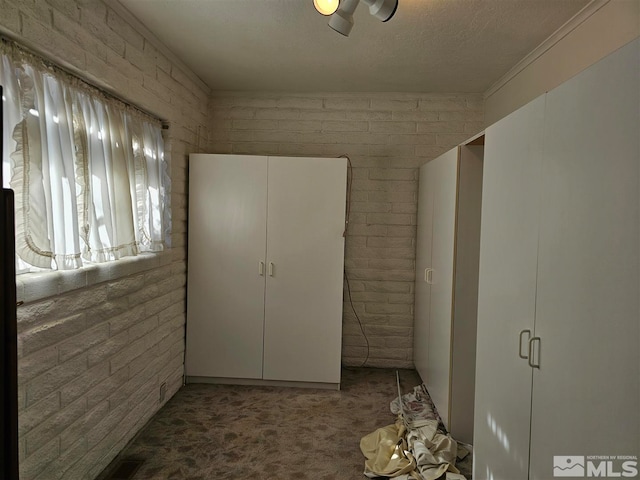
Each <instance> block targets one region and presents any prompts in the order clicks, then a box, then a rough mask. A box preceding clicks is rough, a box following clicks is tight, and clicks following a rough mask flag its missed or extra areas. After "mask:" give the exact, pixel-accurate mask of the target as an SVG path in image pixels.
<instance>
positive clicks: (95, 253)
mask: <svg viewBox="0 0 640 480" xmlns="http://www.w3.org/2000/svg"><path fill="white" fill-rule="evenodd" d="M3 49H4V50H3V51H0V54H1V55H2V58H1V60H2V61H1V62H0V81H1V82H2V85H3V87H4V89H5V91H4V95H3V102H4V123H3V126H4V131H3V133H4V139H5V146H4V149H3V152H2V153H3V173H4V178H5V179H10V180H9V186H10V187H11V188H12V189H13V190H14V191H15V194H16V253H17V255H18V257H19V260H20V261H21V262H24V263H26V264H28V265H31V266H34V267H39V268H53V269H73V268H78V267H80V266H81V265H82V264H83V262H84V261H90V262H104V261H109V260H116V259H118V258H120V257H123V256H127V255H136V254H137V253H138V252H139V251H158V250H162V249H163V248H164V245H165V238H166V234H167V223H168V222H169V218H170V217H169V216H168V208H169V204H168V202H167V197H168V194H169V191H168V185H169V181H168V169H167V159H166V158H165V156H164V143H163V139H162V132H161V126H160V124H159V122H158V121H155V120H153V119H151V118H150V117H147V116H145V115H143V114H141V113H139V112H137V111H135V110H134V109H132V108H128V107H126V106H125V105H124V104H122V103H121V102H119V101H116V100H114V99H110V98H107V97H106V96H105V95H103V94H101V93H99V92H97V91H95V90H93V89H91V88H88V87H86V86H83V85H82V84H81V82H79V81H78V80H75V79H73V78H72V77H68V76H67V75H65V74H63V73H61V72H58V71H56V70H55V69H52V68H49V67H47V66H45V65H43V64H42V63H41V62H38V60H37V59H36V58H35V57H32V56H30V55H27V54H25V53H24V52H21V51H19V50H17V49H16V48H14V47H11V48H8V47H7V46H6V45H5V44H3ZM5 183H6V182H5Z"/></svg>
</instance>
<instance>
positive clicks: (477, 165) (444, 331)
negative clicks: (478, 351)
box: [413, 145, 483, 443]
mask: <svg viewBox="0 0 640 480" xmlns="http://www.w3.org/2000/svg"><path fill="white" fill-rule="evenodd" d="M482 152H483V147H482V146H481V145H473V146H472V145H469V146H467V145H464V146H460V147H456V148H454V149H452V150H450V151H448V152H447V153H445V154H443V155H442V156H440V157H438V158H436V159H434V160H431V161H430V162H428V163H426V164H425V165H423V166H422V167H421V168H420V180H419V186H420V188H419V194H418V227H417V236H416V281H415V316H414V317H415V321H414V350H413V351H414V364H415V366H416V370H417V371H418V373H419V374H420V376H421V378H422V380H423V381H424V383H425V385H426V387H427V390H428V391H429V394H430V396H431V398H432V400H433V402H434V404H435V406H436V408H437V410H438V413H439V415H440V417H441V418H442V421H443V423H444V424H445V426H446V427H447V429H448V430H449V432H450V433H451V434H452V435H453V436H454V437H455V438H456V439H458V440H461V441H464V442H468V443H471V441H472V438H473V392H474V377H475V342H476V337H475V328H476V305H477V281H478V254H479V246H478V245H479V236H480V205H481V198H482Z"/></svg>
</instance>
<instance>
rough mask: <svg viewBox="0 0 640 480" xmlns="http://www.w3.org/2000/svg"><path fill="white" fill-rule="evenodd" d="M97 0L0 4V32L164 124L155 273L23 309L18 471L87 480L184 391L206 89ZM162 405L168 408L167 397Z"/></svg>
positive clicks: (28, 477)
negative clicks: (195, 171)
mask: <svg viewBox="0 0 640 480" xmlns="http://www.w3.org/2000/svg"><path fill="white" fill-rule="evenodd" d="M138 30H139V29H137V28H136V27H135V26H134V25H131V24H130V23H128V22H127V21H126V20H125V19H124V18H122V17H121V16H120V15H119V14H118V13H117V12H116V11H115V10H113V9H112V8H111V7H109V6H107V5H106V4H105V3H103V2H102V1H100V0H0V32H2V33H3V34H5V35H6V36H8V37H10V38H13V39H15V40H17V41H18V43H20V44H22V45H25V46H27V47H29V48H30V49H32V50H35V51H36V52H37V53H39V54H41V55H43V56H45V57H47V58H49V59H51V60H53V61H54V62H56V63H58V64H61V65H62V66H63V67H65V68H67V69H68V70H71V71H74V72H78V73H79V75H80V76H82V77H83V78H85V79H87V80H89V81H90V82H91V83H93V84H95V85H96V86H98V87H100V88H102V89H104V90H106V91H109V92H112V93H115V94H116V95H117V96H118V97H120V98H123V99H125V100H127V101H130V102H131V103H133V104H136V105H138V106H140V107H142V108H143V109H145V110H147V111H149V112H151V113H152V114H155V115H156V116H158V117H159V118H161V119H163V120H164V121H166V122H167V123H168V124H169V125H170V128H169V130H168V134H167V139H166V140H167V145H166V146H167V147H168V152H169V153H170V154H171V178H172V196H171V208H172V216H173V230H172V245H173V248H172V249H171V252H170V254H165V255H163V256H162V257H161V261H160V262H156V264H154V265H155V267H154V268H151V269H147V270H145V271H143V272H139V273H134V274H131V275H126V276H123V277H122V278H118V279H115V280H113V281H109V282H103V283H98V284H95V285H93V286H91V287H88V288H84V289H79V290H75V291H73V292H69V293H65V294H63V295H58V296H54V297H49V298H45V299H42V300H38V301H35V302H31V303H26V304H25V305H24V306H21V307H19V309H18V328H19V335H18V342H19V353H18V355H19V361H18V368H19V402H20V413H19V430H20V471H21V477H20V478H22V479H24V480H32V479H38V480H40V479H43V480H45V479H58V478H65V479H70V480H80V479H93V478H95V477H96V476H98V475H99V474H100V472H101V471H102V470H103V469H104V467H105V466H106V465H108V464H109V462H110V461H111V460H112V459H113V458H114V457H115V455H116V454H117V453H118V452H119V451H120V450H121V449H122V447H123V446H124V445H125V444H126V443H127V442H128V441H129V440H130V439H131V438H132V437H133V436H134V435H135V434H136V433H137V432H138V431H139V429H140V428H141V427H142V426H143V425H144V424H145V422H146V421H147V420H148V419H149V418H150V417H151V416H152V415H153V414H154V413H155V412H156V411H157V410H158V409H159V408H160V407H161V406H162V402H160V396H159V390H160V385H161V384H162V383H166V385H167V393H166V400H168V399H169V398H171V396H172V395H173V394H174V393H175V392H176V391H177V390H178V389H179V388H180V387H181V385H182V373H183V363H184V362H183V358H184V325H185V312H186V306H185V298H186V295H185V292H186V290H185V288H186V287H185V284H186V262H185V259H186V247H185V245H186V231H187V225H186V219H187V215H186V206H187V198H186V192H187V185H186V179H187V175H186V168H187V158H188V154H189V153H191V152H198V151H203V150H202V149H201V147H200V145H205V143H206V142H205V141H203V140H201V139H202V138H206V136H205V135H206V132H205V128H206V125H207V119H208V116H209V112H208V100H209V96H210V91H209V89H208V88H207V87H206V86H204V84H202V83H201V82H199V81H198V80H197V79H196V78H194V77H193V75H192V74H191V73H190V72H185V71H184V70H183V69H182V68H181V67H180V65H178V64H177V63H179V62H172V61H171V59H170V58H168V57H167V56H165V55H164V54H163V53H162V52H161V51H160V49H158V48H156V47H155V46H154V44H153V43H152V42H150V41H149V40H148V39H147V38H145V37H143V36H142V34H140V33H139V31H138ZM166 400H165V401H166Z"/></svg>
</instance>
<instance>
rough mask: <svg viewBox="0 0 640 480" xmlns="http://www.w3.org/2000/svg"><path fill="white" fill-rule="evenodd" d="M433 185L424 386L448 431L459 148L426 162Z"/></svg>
mask: <svg viewBox="0 0 640 480" xmlns="http://www.w3.org/2000/svg"><path fill="white" fill-rule="evenodd" d="M428 165H429V168H430V170H431V171H432V173H433V177H434V179H435V181H434V183H433V187H432V188H433V189H434V194H433V237H432V252H431V268H433V274H432V275H431V307H430V310H431V311H430V320H429V360H428V364H427V378H426V379H424V380H425V384H426V386H427V390H428V391H429V395H430V396H431V399H432V400H433V403H434V404H435V406H436V409H437V410H438V413H439V414H440V417H441V418H442V421H443V422H444V425H445V426H446V427H447V428H449V406H450V405H449V401H450V396H449V393H450V382H451V340H452V339H451V333H452V332H451V329H452V325H453V324H452V320H453V319H452V301H453V268H454V261H455V243H456V240H455V230H456V202H457V189H458V165H459V163H458V148H454V149H452V150H449V151H448V152H447V153H445V154H444V155H441V156H440V157H438V158H436V159H435V160H432V161H431V162H429V164H428Z"/></svg>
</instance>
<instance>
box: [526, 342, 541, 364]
mask: <svg viewBox="0 0 640 480" xmlns="http://www.w3.org/2000/svg"><path fill="white" fill-rule="evenodd" d="M534 342H537V343H538V355H537V359H538V363H534V362H533V359H534V356H533V344H534ZM540 344H541V340H540V337H531V338H530V339H529V359H528V360H527V361H528V362H529V366H530V367H531V368H540Z"/></svg>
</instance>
